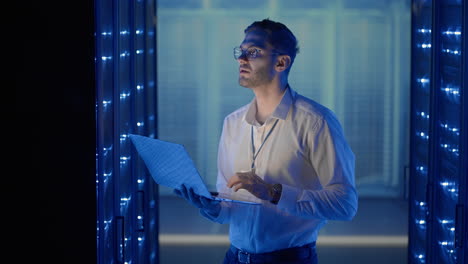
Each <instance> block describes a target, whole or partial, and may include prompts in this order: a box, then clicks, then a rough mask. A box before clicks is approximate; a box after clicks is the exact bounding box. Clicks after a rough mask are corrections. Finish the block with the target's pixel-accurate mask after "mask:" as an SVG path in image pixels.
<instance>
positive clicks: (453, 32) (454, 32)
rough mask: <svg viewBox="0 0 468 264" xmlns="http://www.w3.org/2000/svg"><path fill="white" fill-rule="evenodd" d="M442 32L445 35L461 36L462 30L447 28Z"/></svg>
mask: <svg viewBox="0 0 468 264" xmlns="http://www.w3.org/2000/svg"><path fill="white" fill-rule="evenodd" d="M442 34H443V35H449V36H461V31H459V30H456V31H452V30H447V31H443V32H442Z"/></svg>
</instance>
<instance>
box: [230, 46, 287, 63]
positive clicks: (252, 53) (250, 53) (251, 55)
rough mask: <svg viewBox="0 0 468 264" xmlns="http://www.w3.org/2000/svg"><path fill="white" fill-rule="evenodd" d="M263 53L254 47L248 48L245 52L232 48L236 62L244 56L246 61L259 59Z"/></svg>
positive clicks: (238, 48)
mask: <svg viewBox="0 0 468 264" xmlns="http://www.w3.org/2000/svg"><path fill="white" fill-rule="evenodd" d="M263 53H264V51H263V50H261V49H257V48H254V47H251V48H248V49H246V50H243V49H241V48H240V47H235V48H234V59H236V60H238V59H239V58H240V57H242V56H244V55H245V57H246V58H247V59H248V60H251V59H255V58H258V57H261V56H262V55H263ZM271 54H279V53H278V52H271Z"/></svg>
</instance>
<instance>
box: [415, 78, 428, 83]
mask: <svg viewBox="0 0 468 264" xmlns="http://www.w3.org/2000/svg"><path fill="white" fill-rule="evenodd" d="M417 81H418V82H420V83H422V84H427V83H429V81H430V80H429V79H427V78H419V79H417Z"/></svg>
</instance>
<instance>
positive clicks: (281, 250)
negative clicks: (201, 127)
mask: <svg viewBox="0 0 468 264" xmlns="http://www.w3.org/2000/svg"><path fill="white" fill-rule="evenodd" d="M244 32H245V39H244V41H243V42H242V43H241V45H240V46H239V47H236V48H235V49H234V57H235V58H236V60H237V61H238V62H239V84H240V85H241V86H244V87H246V88H249V89H251V90H252V91H253V92H254V94H255V98H254V99H253V100H252V102H251V103H250V104H248V105H246V106H244V107H242V108H240V109H238V110H237V111H235V112H233V113H231V114H230V115H228V116H227V117H226V118H225V120H224V126H223V132H222V135H221V140H220V143H219V152H218V179H217V189H218V191H220V192H229V191H231V192H233V193H236V194H237V193H243V195H250V196H255V197H256V198H257V199H258V201H259V202H260V205H249V204H239V203H228V202H221V203H220V202H218V201H212V200H209V199H206V198H203V197H200V196H198V195H196V194H195V193H194V192H193V190H187V189H186V188H182V191H176V193H177V194H178V195H180V196H182V197H184V198H185V199H187V200H188V201H190V202H191V203H192V204H194V205H195V206H197V207H198V208H200V212H201V214H202V215H204V216H205V217H207V218H208V219H210V220H212V221H215V222H218V223H229V224H230V232H229V238H230V241H231V247H230V249H229V250H228V252H227V254H226V257H225V260H224V263H317V255H316V251H315V241H316V239H317V235H318V231H319V229H320V228H321V227H322V226H323V225H324V224H325V223H326V220H329V219H333V220H350V219H352V218H353V217H354V215H355V213H356V210H357V194H356V190H355V187H354V154H353V153H352V151H351V149H350V148H349V146H348V144H347V143H346V140H345V138H344V135H343V131H342V128H341V126H340V124H339V122H338V120H337V119H336V117H335V115H334V114H333V113H332V112H331V111H330V110H329V109H327V108H326V107H324V106H322V105H320V104H318V103H316V102H314V101H312V100H310V99H308V98H306V97H303V96H301V95H299V94H298V93H297V92H295V91H294V90H293V89H292V88H291V87H290V86H289V85H288V74H289V71H290V69H291V66H292V64H293V62H294V59H295V57H296V53H297V51H298V48H297V40H296V38H295V37H294V35H293V34H292V32H291V31H290V30H289V29H288V28H287V27H286V26H285V25H283V24H281V23H278V22H274V21H271V20H269V19H265V20H263V21H257V22H254V23H253V24H252V25H250V26H249V27H247V28H246V29H245V31H244Z"/></svg>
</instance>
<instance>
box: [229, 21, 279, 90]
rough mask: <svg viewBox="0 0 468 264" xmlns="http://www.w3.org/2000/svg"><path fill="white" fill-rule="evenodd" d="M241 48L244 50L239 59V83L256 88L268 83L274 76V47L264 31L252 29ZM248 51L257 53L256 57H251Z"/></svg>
mask: <svg viewBox="0 0 468 264" xmlns="http://www.w3.org/2000/svg"><path fill="white" fill-rule="evenodd" d="M240 48H241V49H242V50H243V51H244V53H243V54H242V56H240V57H239V59H237V61H238V62H239V84H240V85H241V86H244V87H247V88H254V87H258V86H260V85H264V84H268V83H270V82H271V81H272V79H273V77H274V73H275V71H274V58H275V57H274V56H272V52H273V48H272V46H271V44H269V43H268V42H267V39H266V34H265V33H264V32H263V31H256V30H254V31H251V32H249V33H247V34H246V35H245V39H244V41H243V42H242V43H241V45H240ZM248 53H251V54H252V53H256V54H257V57H256V58H249V57H248Z"/></svg>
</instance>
